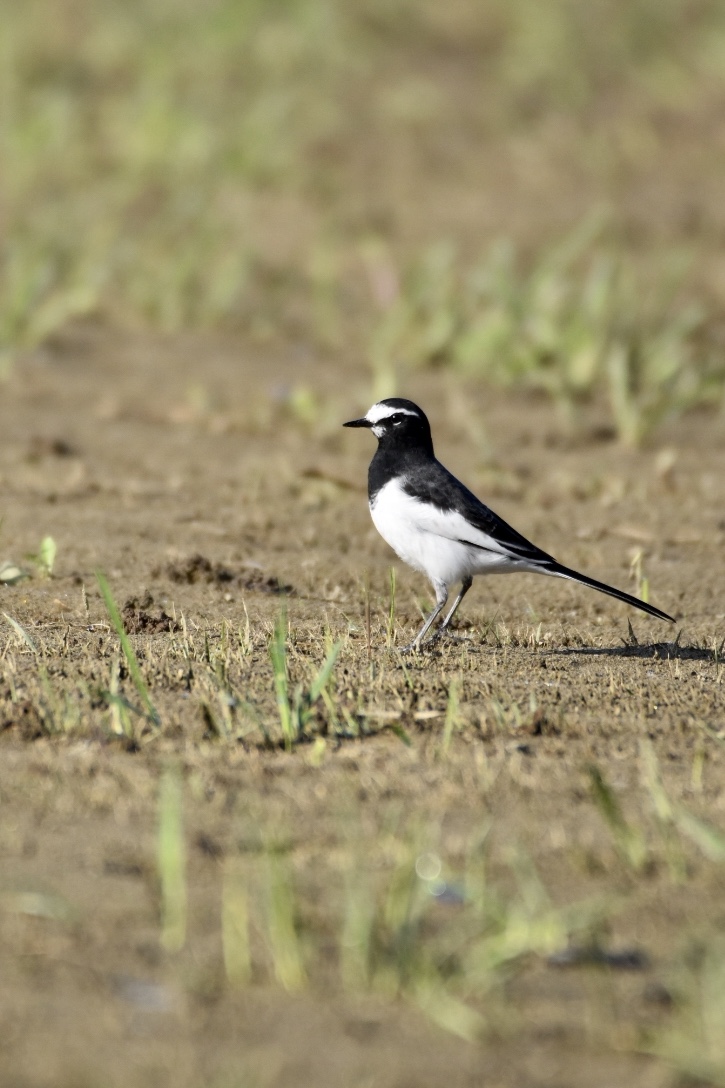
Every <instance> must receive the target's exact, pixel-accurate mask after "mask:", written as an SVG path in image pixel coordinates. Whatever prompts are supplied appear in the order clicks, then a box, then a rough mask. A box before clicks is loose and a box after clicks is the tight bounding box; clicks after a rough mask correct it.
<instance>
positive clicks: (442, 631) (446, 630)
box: [424, 627, 471, 647]
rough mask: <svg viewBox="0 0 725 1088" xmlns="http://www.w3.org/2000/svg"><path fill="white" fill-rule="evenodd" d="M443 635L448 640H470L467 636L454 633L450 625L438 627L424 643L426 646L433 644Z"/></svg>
mask: <svg viewBox="0 0 725 1088" xmlns="http://www.w3.org/2000/svg"><path fill="white" fill-rule="evenodd" d="M444 637H445V638H446V639H447V640H448V641H449V642H471V639H470V638H467V637H466V636H465V635H454V634H453V632H452V631H451V629H450V627H439V628H438V630H437V631H436V632H435V633H434V634H432V635H431V637H430V638H429V639H428V641H427V642H426V643H425V644H424V645H425V646H426V647H428V646H434V645H435V643H436V642H438V641H439V640H440V639H442V638H444Z"/></svg>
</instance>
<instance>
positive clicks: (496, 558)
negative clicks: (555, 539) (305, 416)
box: [343, 397, 675, 650]
mask: <svg viewBox="0 0 725 1088" xmlns="http://www.w3.org/2000/svg"><path fill="white" fill-rule="evenodd" d="M343 426H344V427H368V428H369V429H370V430H371V431H372V432H373V434H374V435H375V437H376V438H377V440H378V448H377V451H376V453H375V456H374V457H373V459H372V461H371V462H370V469H369V471H368V502H369V505H370V513H371V515H372V519H373V522H374V523H375V528H376V529H377V530H378V532H379V533H380V535H381V536H382V538H383V540H385V541H387V543H388V544H389V545H390V547H391V548H392V549H393V551H395V552H396V553H397V554H398V556H399V557H400V558H401V559H402V560H403V561H404V562H405V563H407V564H408V565H409V566H411V567H413V569H414V570H419V571H421V572H422V573H423V574H425V575H427V577H428V579H429V580H430V582H431V583H432V585H433V588H434V590H435V596H436V604H435V608H434V609H433V611H432V612H431V614H430V615H429V616H428V617H427V619H426V621H425V623H424V624H423V626H422V627H421V629H420V631H419V632H418V634H417V635H416V636H415V638H414V639H413V641H412V642H411V643H410V645H409V646H406V647H405V650H418V649H420V647H421V645H422V643H423V640H424V639H425V637H426V635H427V634H428V632H429V631H430V629H431V627H432V626H433V624H434V623H435V621H436V620H437V619H438V617H439V616H440V614H441V612H442V611H443V609H444V608H445V605H446V601H447V600H448V594H449V591H450V588H451V586H454V585H456V584H457V583H458V582H460V583H461V589H460V592H459V594H458V596H457V597H456V599H455V601H454V602H453V606H452V608H451V610H450V612H449V613H448V615H447V616H446V617H445V619H444V620H443V623H442V624H441V625H440V627H439V628H438V630H437V631H436V632H435V634H434V635H433V636H432V637H431V639H430V640H429V642H428V645H430V643H432V642H434V641H436V640H437V639H438V638H439V637H440V636H441V635H442V634H443V633H444V631H446V629H447V628H448V626H449V625H450V622H451V620H452V619H453V617H454V615H455V613H456V609H457V608H458V606H459V604H460V603H461V601H462V600H463V598H464V597H465V595H466V593H468V590H469V589H470V588H471V583H472V581H473V578H474V576H475V575H477V574H505V573H509V572H515V571H520V572H531V573H534V574H550V575H554V576H555V577H557V578H568V579H570V580H571V581H573V582H581V583H582V585H585V586H590V587H591V588H592V589H598V590H599V591H600V593H608V594H609V595H610V596H611V597H617V598H618V600H620V601H624V602H625V603H626V604H631V605H633V606H634V607H635V608H641V609H642V611H643V612H648V613H649V614H650V615H651V616H657V618H658V619H661V620H669V621H670V622H671V623H674V622H675V621H674V620H673V619H672V616H668V615H667V613H666V612H662V611H661V610H660V609H659V608H655V607H654V606H653V605H651V604H646V603H645V602H644V601H640V600H638V599H637V598H636V597H633V596H632V595H631V594H630V593H624V592H623V591H622V590H621V589H615V588H614V587H613V586H608V585H605V583H604V582H597V581H596V580H595V579H594V578H589V577H587V575H586V574H579V573H578V572H577V571H575V570H570V569H569V568H568V567H563V566H562V565H561V563H557V561H556V559H554V558H553V556H551V555H547V553H546V552H544V551H542V550H541V549H540V548H537V547H536V545H535V544H532V543H530V541H528V540H527V539H526V537H523V536H522V535H521V533H517V532H516V530H515V529H512V528H511V526H510V525H508V524H507V523H506V522H505V521H504V520H503V519H502V518H500V517H498V515H497V514H495V513H494V512H493V510H489V508H488V507H487V506H484V504H483V503H482V502H481V501H480V500H479V499H477V498H476V496H475V495H474V494H473V492H471V491H469V490H468V488H467V487H465V486H464V485H463V484H462V483H461V482H460V480H457V479H456V477H455V476H453V475H452V474H451V473H450V472H449V471H448V469H446V468H444V467H443V465H442V464H441V463H440V461H438V460H437V459H436V456H435V454H434V452H433V440H432V438H431V433H430V424H429V422H428V418H427V416H426V414H425V412H423V411H422V410H421V409H420V408H419V407H418V405H417V404H413V402H412V401H410V400H404V399H402V398H401V397H389V398H388V399H387V400H381V401H379V402H378V403H377V404H374V405H373V406H372V408H370V409H369V411H368V413H367V415H364V416H363V417H362V419H351V420H350V421H349V423H344V424H343Z"/></svg>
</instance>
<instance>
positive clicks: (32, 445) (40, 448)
mask: <svg viewBox="0 0 725 1088" xmlns="http://www.w3.org/2000/svg"><path fill="white" fill-rule="evenodd" d="M78 453H79V451H78V450H77V449H76V447H75V446H74V445H72V443H70V442H68V441H67V440H66V439H65V438H47V437H45V436H42V435H33V437H32V438H31V439H30V442H29V443H28V454H27V456H28V460H29V461H40V460H41V459H42V458H43V457H77V456H78Z"/></svg>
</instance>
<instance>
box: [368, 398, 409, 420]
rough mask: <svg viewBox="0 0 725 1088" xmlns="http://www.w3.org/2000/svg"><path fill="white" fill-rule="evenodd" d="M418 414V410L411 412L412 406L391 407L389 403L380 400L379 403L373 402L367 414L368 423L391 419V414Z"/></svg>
mask: <svg viewBox="0 0 725 1088" xmlns="http://www.w3.org/2000/svg"><path fill="white" fill-rule="evenodd" d="M397 415H401V416H417V415H418V413H417V412H411V410H410V408H391V406H390V405H389V404H383V403H382V402H381V401H378V403H377V404H373V406H372V408H369V409H368V413H367V415H366V416H365V418H366V420H367V421H368V423H380V422H381V421H382V420H383V419H390V418H391V416H397Z"/></svg>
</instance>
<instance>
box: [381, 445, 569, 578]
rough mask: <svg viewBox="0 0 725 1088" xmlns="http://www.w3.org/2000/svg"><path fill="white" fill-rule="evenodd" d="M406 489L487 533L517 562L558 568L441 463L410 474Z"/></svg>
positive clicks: (409, 472)
mask: <svg viewBox="0 0 725 1088" xmlns="http://www.w3.org/2000/svg"><path fill="white" fill-rule="evenodd" d="M403 490H404V491H405V492H406V494H408V495H410V496H411V497H412V498H414V499H418V500H419V501H420V502H427V503H430V504H431V505H432V506H435V507H436V509H438V510H441V511H442V512H443V513H445V512H447V511H451V512H455V513H456V514H460V515H461V517H463V518H465V520H466V521H467V522H468V523H469V524H470V525H471V526H472V527H473V528H474V529H477V530H478V531H479V532H481V533H485V534H486V536H490V537H491V539H492V540H493V541H495V542H496V543H497V544H499V545H501V547H502V548H504V549H505V550H506V551H507V552H508V553H510V555H511V558H512V559H514V560H520V561H521V562H525V563H533V564H536V565H537V566H539V565H540V566H542V567H546V566H547V565H549V564H553V565H554V566H558V564H557V562H556V560H555V559H554V557H553V556H551V555H549V554H548V553H547V552H545V551H542V550H541V548H537V547H536V545H535V544H532V543H531V541H530V540H527V539H526V537H525V536H522V535H521V533H519V532H517V531H516V529H514V528H512V526H510V525H509V524H508V522H506V521H504V520H503V518H500V517H499V516H498V514H495V513H494V512H493V510H491V509H490V508H489V507H488V506H486V505H485V504H484V503H482V502H481V500H480V499H478V498H477V497H476V496H475V495H474V494H473V492H472V491H469V490H468V488H467V487H465V486H464V485H463V484H462V483H461V481H460V480H457V479H456V477H455V476H454V475H453V473H452V472H449V471H448V469H447V468H444V467H443V465H442V464H441V463H440V461H434V462H432V463H430V462H429V463H428V464H427V465H424V466H421V467H420V468H413V469H412V470H410V471H408V472H407V473H406V477H405V482H404V484H403ZM465 543H466V544H470V545H471V546H472V547H474V548H482V550H485V549H484V548H483V547H482V545H481V544H479V543H477V542H476V541H473V540H467V541H465Z"/></svg>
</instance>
